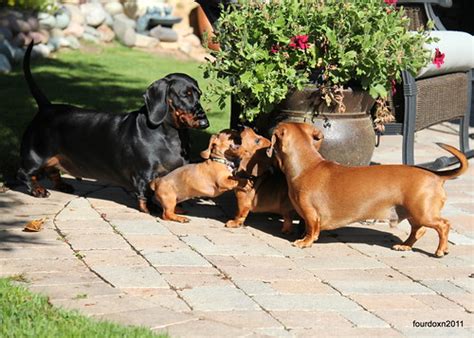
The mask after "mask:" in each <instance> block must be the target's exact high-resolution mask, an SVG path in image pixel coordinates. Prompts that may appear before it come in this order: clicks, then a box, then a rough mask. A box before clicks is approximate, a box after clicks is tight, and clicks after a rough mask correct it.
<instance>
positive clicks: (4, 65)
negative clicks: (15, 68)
mask: <svg viewBox="0 0 474 338" xmlns="http://www.w3.org/2000/svg"><path fill="white" fill-rule="evenodd" d="M11 70H12V66H11V64H10V61H8V59H7V57H6V56H5V55H3V54H0V73H2V74H6V73H10V72H11Z"/></svg>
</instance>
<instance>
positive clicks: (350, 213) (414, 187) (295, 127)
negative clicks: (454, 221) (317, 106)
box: [268, 123, 468, 257]
mask: <svg viewBox="0 0 474 338" xmlns="http://www.w3.org/2000/svg"><path fill="white" fill-rule="evenodd" d="M322 138H323V134H322V132H321V131H320V130H318V129H317V128H315V127H313V126H311V125H308V124H302V123H301V124H300V123H281V124H279V125H278V126H277V128H276V129H275V131H274V133H273V136H272V146H271V147H270V148H269V150H268V155H269V156H271V154H272V152H274V153H275V157H276V160H277V162H278V165H279V166H280V168H281V169H282V171H283V172H284V173H285V176H286V180H287V182H288V189H289V195H290V199H291V201H292V202H293V205H294V206H295V209H296V211H297V212H298V213H299V214H300V216H301V217H302V218H303V219H304V221H305V223H306V235H305V237H304V238H303V239H300V240H297V241H295V242H294V245H296V246H298V247H300V248H304V247H310V246H311V245H312V244H313V242H314V241H315V240H317V239H318V237H319V233H320V231H321V230H328V229H335V228H339V227H341V226H344V225H347V224H349V223H353V222H357V221H363V220H367V219H387V218H389V216H390V211H391V210H392V209H395V212H396V213H397V215H398V219H399V221H401V220H403V219H408V221H409V222H410V225H411V227H412V229H411V233H410V236H409V237H408V239H407V240H406V241H405V242H404V243H402V244H399V245H395V246H394V247H393V249H395V250H410V249H411V248H412V246H413V244H414V243H415V242H416V241H417V240H418V239H420V237H421V236H423V235H424V233H425V231H426V228H427V227H429V228H433V229H435V230H436V231H437V232H438V236H439V244H438V248H437V249H436V252H435V255H436V256H438V257H441V256H443V255H444V254H446V253H448V233H449V228H450V223H449V221H448V220H447V219H445V218H442V217H441V216H440V211H441V208H442V207H443V205H444V202H445V201H446V193H445V191H444V189H443V184H444V182H445V181H446V180H448V179H451V178H454V177H457V176H459V175H461V174H463V173H464V172H465V171H466V170H467V167H468V162H467V160H466V157H465V156H464V154H462V153H461V152H460V151H459V150H457V149H456V148H454V147H451V146H448V145H445V144H439V145H440V146H441V147H442V148H443V149H445V150H447V151H449V152H450V153H452V154H453V155H454V156H456V157H457V158H458V159H459V162H460V163H461V165H460V167H459V168H457V169H453V170H447V171H442V172H432V171H429V170H426V169H422V168H417V167H412V166H406V165H377V166H367V167H346V166H342V165H339V164H337V163H335V162H331V161H326V160H325V159H324V158H323V157H322V156H321V155H320V154H319V153H318V151H317V150H316V148H315V147H314V146H313V142H314V141H315V140H316V141H320V140H322Z"/></svg>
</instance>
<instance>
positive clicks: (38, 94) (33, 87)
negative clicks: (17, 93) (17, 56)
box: [23, 41, 51, 111]
mask: <svg viewBox="0 0 474 338" xmlns="http://www.w3.org/2000/svg"><path fill="white" fill-rule="evenodd" d="M33 45H34V41H31V43H30V44H29V45H28V48H27V49H26V52H25V56H24V58H23V73H24V74H25V79H26V82H27V83H28V87H29V88H30V92H31V95H33V97H34V98H35V101H36V103H37V104H38V107H43V106H46V105H50V104H51V102H50V101H49V100H48V98H47V97H46V96H45V95H44V94H43V92H42V91H41V90H40V89H39V87H38V85H37V84H36V82H35V80H34V79H33V76H32V75H31V70H30V58H31V51H32V50H33ZM40 111H41V109H40Z"/></svg>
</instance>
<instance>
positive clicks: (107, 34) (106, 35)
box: [97, 24, 115, 42]
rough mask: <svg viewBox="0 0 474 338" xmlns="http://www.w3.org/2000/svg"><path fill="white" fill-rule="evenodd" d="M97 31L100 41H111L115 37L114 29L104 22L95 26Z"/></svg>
mask: <svg viewBox="0 0 474 338" xmlns="http://www.w3.org/2000/svg"><path fill="white" fill-rule="evenodd" d="M97 31H98V32H99V33H100V40H101V41H104V42H111V41H112V40H113V39H114V38H115V33H114V31H113V30H112V29H111V28H110V27H109V26H107V25H105V24H102V25H100V26H99V27H97Z"/></svg>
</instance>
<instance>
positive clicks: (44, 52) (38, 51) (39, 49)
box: [31, 44, 51, 58]
mask: <svg viewBox="0 0 474 338" xmlns="http://www.w3.org/2000/svg"><path fill="white" fill-rule="evenodd" d="M50 53H51V50H50V49H49V47H48V46H46V45H44V44H39V45H35V46H33V50H32V51H31V56H32V57H33V58H36V57H42V58H47V57H48V56H49V54H50Z"/></svg>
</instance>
